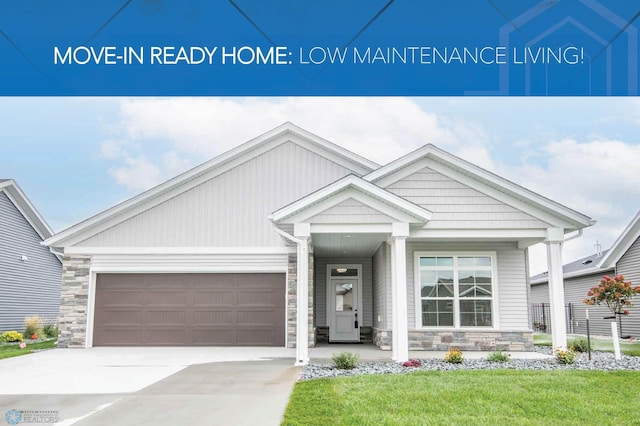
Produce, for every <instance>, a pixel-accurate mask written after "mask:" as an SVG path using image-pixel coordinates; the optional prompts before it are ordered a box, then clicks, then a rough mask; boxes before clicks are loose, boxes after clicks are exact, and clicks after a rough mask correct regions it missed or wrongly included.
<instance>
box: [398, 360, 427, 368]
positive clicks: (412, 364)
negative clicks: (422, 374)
mask: <svg viewBox="0 0 640 426" xmlns="http://www.w3.org/2000/svg"><path fill="white" fill-rule="evenodd" d="M421 365H422V361H420V360H419V359H410V360H409V361H405V362H403V363H402V366H403V367H414V368H418V367H420V366H421Z"/></svg>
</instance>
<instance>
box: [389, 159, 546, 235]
mask: <svg viewBox="0 0 640 426" xmlns="http://www.w3.org/2000/svg"><path fill="white" fill-rule="evenodd" d="M385 189H387V190H388V191H390V192H392V193H394V194H396V195H399V196H400V197H403V198H405V199H407V200H409V201H411V202H413V203H415V204H418V205H419V206H421V207H424V208H425V209H427V210H429V211H431V212H433V217H432V219H431V220H430V221H429V222H428V223H427V225H426V228H427V229H431V228H434V229H452V228H454V229H460V228H468V229H486V228H489V229H496V228H502V229H505V228H516V229H523V228H524V229H537V228H547V227H549V225H548V224H547V223H544V222H542V221H540V220H538V219H536V218H534V217H533V216H530V215H528V214H526V213H523V212H521V211H520V210H518V209H516V208H514V207H511V206H509V205H507V204H504V203H503V202H501V201H498V200H496V199H494V198H492V197H489V196H487V195H485V194H483V193H481V192H479V191H477V190H475V189H472V188H469V187H468V186H466V185H463V184H462V183H460V182H458V181H456V180H454V179H451V178H449V177H447V176H445V175H443V174H441V173H438V172H436V171H434V170H432V169H430V168H428V167H425V168H424V169H422V170H419V171H418V172H416V173H414V174H412V175H410V176H408V177H406V178H404V179H401V180H399V181H397V182H394V183H392V184H391V185H389V186H387V187H386V188H385Z"/></svg>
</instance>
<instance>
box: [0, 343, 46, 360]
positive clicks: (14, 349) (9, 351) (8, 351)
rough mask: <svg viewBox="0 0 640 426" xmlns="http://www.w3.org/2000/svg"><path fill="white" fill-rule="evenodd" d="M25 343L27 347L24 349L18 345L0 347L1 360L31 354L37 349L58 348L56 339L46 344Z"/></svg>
mask: <svg viewBox="0 0 640 426" xmlns="http://www.w3.org/2000/svg"><path fill="white" fill-rule="evenodd" d="M25 343H26V344H27V347H26V348H24V349H20V346H18V345H0V359H4V358H12V357H14V356H20V355H26V354H30V353H32V352H33V351H34V350H36V349H53V348H55V347H56V345H55V343H56V339H51V340H45V341H44V342H38V343H29V342H25Z"/></svg>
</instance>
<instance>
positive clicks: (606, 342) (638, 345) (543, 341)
mask: <svg viewBox="0 0 640 426" xmlns="http://www.w3.org/2000/svg"><path fill="white" fill-rule="evenodd" d="M573 339H574V337H569V339H568V344H571V342H572V341H573ZM533 343H534V344H536V345H538V346H551V335H550V334H534V335H533ZM591 348H592V349H593V350H594V351H604V352H613V342H612V341H611V340H610V339H594V338H592V339H591ZM620 351H621V352H622V353H623V354H625V355H631V356H640V341H634V342H627V341H624V340H620Z"/></svg>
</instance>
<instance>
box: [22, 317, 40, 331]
mask: <svg viewBox="0 0 640 426" xmlns="http://www.w3.org/2000/svg"><path fill="white" fill-rule="evenodd" d="M24 326H25V329H24V335H25V336H33V335H34V334H37V333H38V329H39V328H40V317H39V316H38V315H32V316H30V317H26V318H25V319H24Z"/></svg>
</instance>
